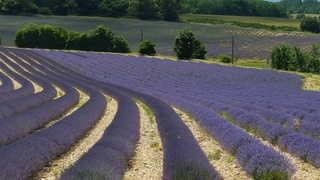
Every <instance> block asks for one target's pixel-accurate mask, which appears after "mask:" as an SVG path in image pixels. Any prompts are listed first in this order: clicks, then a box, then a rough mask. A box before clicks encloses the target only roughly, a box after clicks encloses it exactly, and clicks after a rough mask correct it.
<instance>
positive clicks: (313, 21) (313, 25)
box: [300, 17, 320, 33]
mask: <svg viewBox="0 0 320 180" xmlns="http://www.w3.org/2000/svg"><path fill="white" fill-rule="evenodd" d="M319 28H320V23H319V21H318V19H317V18H316V17H306V18H304V19H303V20H302V21H301V23H300V29H301V30H302V31H309V32H313V33H319Z"/></svg>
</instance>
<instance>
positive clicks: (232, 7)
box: [183, 0, 288, 17]
mask: <svg viewBox="0 0 320 180" xmlns="http://www.w3.org/2000/svg"><path fill="white" fill-rule="evenodd" d="M183 10H184V12H185V13H194V14H220V15H240V16H266V17H287V16H288V15H287V12H286V9H285V8H284V7H283V6H281V5H280V4H279V3H273V2H268V1H263V0H184V9H183Z"/></svg>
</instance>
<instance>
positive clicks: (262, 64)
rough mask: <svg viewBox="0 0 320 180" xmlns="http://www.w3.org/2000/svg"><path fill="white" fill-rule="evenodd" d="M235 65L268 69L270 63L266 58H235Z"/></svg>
mask: <svg viewBox="0 0 320 180" xmlns="http://www.w3.org/2000/svg"><path fill="white" fill-rule="evenodd" d="M235 65H237V66H240V67H250V68H259V69H270V63H268V62H267V60H237V61H236V63H235Z"/></svg>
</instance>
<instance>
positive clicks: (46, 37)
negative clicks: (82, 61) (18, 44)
mask: <svg viewBox="0 0 320 180" xmlns="http://www.w3.org/2000/svg"><path fill="white" fill-rule="evenodd" d="M67 39H68V32H67V30H66V29H64V28H63V27H53V26H49V25H46V26H39V36H38V47H39V48H45V49H64V48H65V47H66V41H67Z"/></svg>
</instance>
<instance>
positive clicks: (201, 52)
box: [192, 39, 208, 59]
mask: <svg viewBox="0 0 320 180" xmlns="http://www.w3.org/2000/svg"><path fill="white" fill-rule="evenodd" d="M207 52H208V51H207V50H206V48H205V46H204V43H203V42H201V41H200V40H198V39H196V40H195V41H194V50H193V54H192V58H195V59H205V58H206V54H207Z"/></svg>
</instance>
